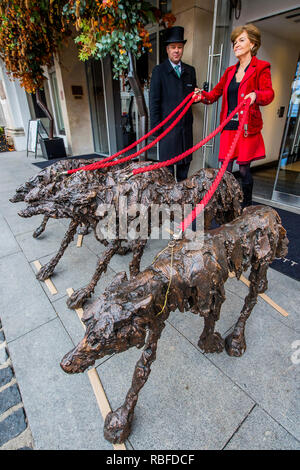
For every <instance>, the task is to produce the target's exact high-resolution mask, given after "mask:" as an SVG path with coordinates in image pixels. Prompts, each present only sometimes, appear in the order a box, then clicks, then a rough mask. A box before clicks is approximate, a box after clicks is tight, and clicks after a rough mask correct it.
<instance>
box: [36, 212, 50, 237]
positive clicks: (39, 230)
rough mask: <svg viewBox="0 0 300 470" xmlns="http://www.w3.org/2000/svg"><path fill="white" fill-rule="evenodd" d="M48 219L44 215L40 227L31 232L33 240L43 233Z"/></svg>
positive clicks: (47, 216)
mask: <svg viewBox="0 0 300 470" xmlns="http://www.w3.org/2000/svg"><path fill="white" fill-rule="evenodd" d="M49 219H50V217H49V215H44V218H43V221H42V223H41V225H40V226H39V227H37V228H36V229H35V231H34V232H33V234H32V236H33V238H37V237H39V236H40V235H41V233H43V232H44V231H45V228H46V225H47V222H48V220H49Z"/></svg>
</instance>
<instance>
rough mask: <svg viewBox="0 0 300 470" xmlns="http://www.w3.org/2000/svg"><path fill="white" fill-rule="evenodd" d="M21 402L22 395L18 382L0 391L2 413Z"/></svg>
mask: <svg viewBox="0 0 300 470" xmlns="http://www.w3.org/2000/svg"><path fill="white" fill-rule="evenodd" d="M20 402H21V396H20V392H19V389H18V386H17V385H16V384H13V385H11V386H10V387H8V388H5V389H4V390H2V392H0V415H1V414H3V413H4V412H5V411H7V410H8V409H9V408H12V407H13V406H15V405H17V404H18V403H20Z"/></svg>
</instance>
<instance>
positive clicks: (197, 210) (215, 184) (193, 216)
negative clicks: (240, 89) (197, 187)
mask: <svg viewBox="0 0 300 470" xmlns="http://www.w3.org/2000/svg"><path fill="white" fill-rule="evenodd" d="M243 105H244V106H245V113H244V116H243V118H242V120H241V121H240V124H239V127H238V130H237V132H236V134H235V136H234V139H233V141H232V144H231V147H230V149H229V152H228V154H227V155H226V157H225V160H224V162H223V164H222V166H221V168H220V169H219V171H218V173H217V176H216V178H215V180H214V182H213V183H212V185H211V187H210V188H209V190H208V191H207V193H206V194H205V196H204V197H203V199H202V200H201V201H200V202H199V204H197V205H196V207H195V208H194V209H193V210H192V212H190V214H189V215H188V216H187V217H186V218H185V219H184V220H183V221H182V222H181V224H180V226H179V233H177V234H174V235H173V237H174V239H178V238H181V235H182V234H183V232H184V231H185V230H186V229H187V228H188V227H189V226H190V225H191V223H192V222H193V221H194V220H195V219H196V218H197V217H198V215H199V214H200V213H201V212H202V211H203V210H204V208H205V206H206V205H207V204H208V202H209V201H210V199H211V198H212V196H213V194H214V193H215V191H216V189H217V187H218V186H219V184H220V181H221V179H222V178H223V175H224V173H225V171H226V168H227V165H228V162H229V160H230V159H231V157H232V156H233V153H234V150H235V147H236V145H237V143H238V140H239V138H240V136H241V133H242V131H243V127H244V125H245V124H246V120H247V117H248V112H249V108H250V98H249V100H247V101H246V102H245V103H243Z"/></svg>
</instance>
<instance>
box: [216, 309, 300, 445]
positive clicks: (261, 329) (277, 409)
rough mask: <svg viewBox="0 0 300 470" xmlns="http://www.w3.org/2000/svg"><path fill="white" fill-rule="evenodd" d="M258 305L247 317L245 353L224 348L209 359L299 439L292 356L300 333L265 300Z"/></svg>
mask: <svg viewBox="0 0 300 470" xmlns="http://www.w3.org/2000/svg"><path fill="white" fill-rule="evenodd" d="M258 306H259V308H255V309H254V310H253V313H252V314H251V316H250V318H249V319H248V321H247V326H246V342H247V350H246V352H245V353H244V355H243V356H242V357H240V358H233V357H229V356H228V355H227V354H226V353H225V352H224V353H222V354H219V355H217V354H211V355H209V359H210V360H211V361H212V362H213V363H214V364H215V365H216V366H217V367H219V368H220V369H221V370H222V371H223V372H224V373H225V374H226V375H227V376H228V377H230V378H231V379H232V380H233V381H234V382H235V383H236V384H238V385H239V386H240V387H241V388H242V389H244V390H245V391H246V392H247V393H249V395H250V396H251V397H252V398H253V400H255V401H256V402H257V403H258V404H259V405H260V406H261V407H262V408H263V409H264V410H265V411H266V412H267V413H268V414H270V415H271V416H272V417H273V418H274V419H275V420H276V421H278V422H279V423H280V424H281V425H282V426H283V427H284V428H285V429H286V430H287V431H289V432H290V433H291V434H293V435H294V436H295V437H296V438H298V439H299V436H300V428H299V412H300V409H299V408H300V407H299V372H300V369H299V365H297V364H293V362H292V358H291V356H292V353H293V352H294V349H293V348H292V344H293V342H294V341H295V340H299V334H297V333H295V332H294V331H293V330H292V329H290V328H288V327H286V326H285V325H284V324H283V323H282V322H281V321H279V320H277V319H276V318H274V316H273V312H272V311H271V310H272V308H271V307H270V306H268V305H267V304H266V303H263V300H259V301H258Z"/></svg>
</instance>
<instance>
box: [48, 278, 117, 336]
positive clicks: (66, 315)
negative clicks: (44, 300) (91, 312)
mask: <svg viewBox="0 0 300 470" xmlns="http://www.w3.org/2000/svg"><path fill="white" fill-rule="evenodd" d="M114 277H115V273H114V272H113V271H111V270H110V269H108V271H107V272H106V273H105V274H104V275H103V277H102V278H101V282H100V283H99V284H98V285H97V286H96V289H95V293H94V295H93V296H92V298H91V299H89V300H88V301H87V302H86V304H85V308H86V307H87V306H88V305H91V304H92V303H93V301H94V300H95V299H96V298H97V297H99V296H100V295H101V293H102V292H103V291H104V289H105V287H106V286H107V285H108V284H110V283H111V281H112V279H113V278H114ZM67 299H68V296H67V295H66V296H65V297H62V298H60V299H58V300H56V301H55V302H53V303H52V305H53V308H54V309H55V311H56V313H57V315H58V316H59V318H60V319H61V321H62V323H63V325H64V327H65V328H66V330H67V331H68V333H69V335H70V336H71V338H72V340H73V341H74V344H77V343H78V342H79V341H81V339H82V337H83V332H84V330H83V327H82V325H81V323H80V321H79V319H78V316H77V313H76V312H75V311H74V310H71V309H69V308H68V307H67V304H66V301H67Z"/></svg>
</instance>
